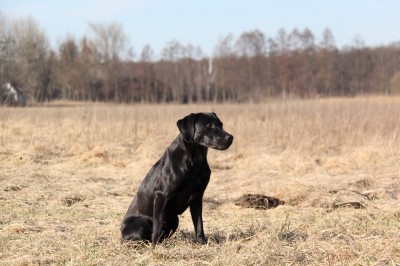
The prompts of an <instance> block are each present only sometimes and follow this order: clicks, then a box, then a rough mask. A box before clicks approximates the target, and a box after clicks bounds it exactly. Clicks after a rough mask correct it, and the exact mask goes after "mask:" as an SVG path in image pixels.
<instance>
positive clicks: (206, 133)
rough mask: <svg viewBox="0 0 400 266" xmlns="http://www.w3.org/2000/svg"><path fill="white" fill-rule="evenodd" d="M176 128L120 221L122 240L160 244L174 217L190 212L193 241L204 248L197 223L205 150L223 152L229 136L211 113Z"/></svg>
mask: <svg viewBox="0 0 400 266" xmlns="http://www.w3.org/2000/svg"><path fill="white" fill-rule="evenodd" d="M177 126H178V128H179V131H180V134H179V135H178V137H177V138H176V139H175V140H174V141H173V142H172V144H171V145H170V146H169V147H168V148H167V150H166V151H165V153H164V155H163V156H162V157H161V158H160V160H158V162H156V164H155V165H154V166H153V167H152V168H151V170H150V172H149V173H148V174H147V176H146V177H145V179H144V180H143V182H142V184H141V185H140V187H139V190H138V192H137V194H136V196H135V197H134V198H133V201H132V203H131V205H130V206H129V209H128V211H127V213H126V215H125V217H124V219H123V221H122V225H121V233H122V238H123V239H124V240H140V241H151V242H152V243H153V245H155V244H156V243H160V242H162V241H163V240H164V239H165V238H167V237H169V236H171V235H172V234H173V233H174V232H175V231H176V229H177V228H178V225H179V218H178V215H180V214H182V213H183V212H184V211H185V210H186V209H187V208H190V213H191V215H192V221H193V225H194V229H195V233H196V238H197V241H198V242H199V243H201V244H206V243H207V239H206V237H205V235H204V230H203V218H202V203H203V194H204V191H205V189H206V187H207V184H208V181H209V180H210V174H211V170H210V167H209V166H208V162H207V150H208V148H213V149H218V150H226V149H228V148H229V146H230V145H231V144H232V141H233V136H232V135H230V134H228V133H227V132H225V131H224V130H223V128H222V123H221V121H220V120H219V119H218V117H217V115H216V114H215V113H197V114H190V115H188V116H186V117H184V118H183V119H181V120H178V122H177Z"/></svg>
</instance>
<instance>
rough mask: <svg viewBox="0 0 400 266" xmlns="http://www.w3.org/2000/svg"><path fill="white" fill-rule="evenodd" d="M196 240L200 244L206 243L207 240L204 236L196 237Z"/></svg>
mask: <svg viewBox="0 0 400 266" xmlns="http://www.w3.org/2000/svg"><path fill="white" fill-rule="evenodd" d="M197 242H198V243H199V244H200V245H206V244H207V242H208V240H207V238H206V237H198V238H197Z"/></svg>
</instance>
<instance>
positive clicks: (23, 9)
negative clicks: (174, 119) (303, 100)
mask: <svg viewBox="0 0 400 266" xmlns="http://www.w3.org/2000/svg"><path fill="white" fill-rule="evenodd" d="M0 12H2V13H3V14H4V15H6V17H7V18H9V19H18V18H23V17H26V16H31V17H32V18H33V19H34V20H36V21H37V22H38V24H39V26H40V27H41V28H42V29H43V30H44V31H45V32H46V35H47V36H48V38H49V40H50V42H51V44H52V45H53V46H56V45H57V44H59V43H60V41H61V40H63V39H65V37H66V36H67V35H68V34H70V35H72V36H74V37H75V38H77V39H79V38H81V37H82V36H83V35H86V34H90V30H89V27H88V22H92V23H110V22H118V23H121V24H122V25H123V30H124V32H125V33H126V35H128V36H129V39H130V45H131V46H132V47H133V49H134V51H135V52H136V54H140V52H141V50H142V48H143V47H144V46H145V45H146V44H149V45H150V46H151V47H152V48H153V50H154V51H155V53H156V54H159V53H160V52H161V50H162V49H163V48H164V47H165V46H166V44H167V43H168V42H170V41H171V40H177V41H179V42H180V43H181V44H183V45H187V44H189V43H190V44H192V45H195V46H200V47H201V48H202V49H203V52H204V53H205V54H207V55H211V54H212V53H213V51H214V48H215V46H216V45H217V43H218V40H219V39H220V37H222V36H226V35H227V34H228V33H232V34H233V36H234V37H235V38H237V37H239V36H240V34H241V33H243V32H244V31H249V30H254V29H259V30H260V31H262V32H263V33H264V34H265V35H266V37H267V38H269V37H274V36H276V33H277V32H278V30H279V29H280V28H285V29H286V30H287V31H291V30H292V29H293V28H295V27H297V28H298V29H300V30H303V29H304V28H305V27H308V28H309V29H310V30H311V31H312V32H313V33H314V35H315V38H316V41H317V42H319V40H320V36H321V33H322V31H323V30H324V29H325V28H327V27H329V28H330V29H331V30H332V32H333V34H334V37H335V41H336V45H337V46H338V47H339V48H341V47H343V46H345V45H350V44H352V43H353V42H354V39H355V36H356V35H359V36H361V38H362V39H363V40H364V41H365V44H366V45H370V46H376V45H380V44H389V43H392V42H395V41H400V26H399V25H400V1H398V0H374V1H373V0H336V1H334V0H302V1H300V0H280V1H278V0H247V1H243V0H242V1H238V0H197V1H195V0H36V1H35V0H0Z"/></svg>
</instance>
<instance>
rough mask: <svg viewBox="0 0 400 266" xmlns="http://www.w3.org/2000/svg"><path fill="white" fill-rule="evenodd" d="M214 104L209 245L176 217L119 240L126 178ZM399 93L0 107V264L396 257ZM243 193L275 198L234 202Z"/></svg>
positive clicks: (399, 257)
mask: <svg viewBox="0 0 400 266" xmlns="http://www.w3.org/2000/svg"><path fill="white" fill-rule="evenodd" d="M199 111H214V112H216V113H217V114H218V115H219V117H220V118H221V120H222V121H223V122H224V128H225V129H226V130H227V131H228V132H230V133H231V134H233V135H234V136H235V140H234V143H233V145H232V146H231V148H230V149H229V150H227V151H215V150H209V156H208V157H209V163H210V166H211V169H212V175H211V181H210V183H209V185H208V188H207V190H206V193H205V196H204V213H203V216H204V227H205V232H206V235H207V236H208V239H209V243H208V245H206V246H200V245H198V244H196V243H194V242H193V225H192V223H191V219H190V213H189V212H185V213H184V214H183V215H182V216H181V217H180V225H179V229H178V231H177V233H176V234H175V235H174V236H173V237H172V238H171V239H169V240H167V241H165V242H164V243H163V244H161V245H158V246H156V247H155V248H152V247H151V246H147V245H136V244H126V243H121V241H120V233H119V225H120V222H121V219H122V217H123V215H124V214H125V212H126V210H127V208H128V206H129V204H130V201H131V200H132V197H133V196H134V194H135V193H136V190H137V188H138V185H139V183H140V182H141V180H142V179H143V178H144V176H145V174H146V173H147V171H148V170H149V169H150V167H151V166H152V165H153V164H154V163H155V162H156V161H157V159H158V158H159V157H160V156H161V155H162V153H163V152H164V150H165V149H166V147H167V146H168V145H169V144H170V143H171V142H172V140H173V139H174V138H175V137H176V135H177V134H178V129H177V127H176V121H177V120H178V119H179V118H182V117H183V116H185V115H187V114H189V113H191V112H199ZM399 135H400V98H385V97H370V98H367V97H365V98H352V99H323V100H307V101H295V100H293V101H287V102H282V101H271V102H268V103H265V104H259V105H250V104H248V105H234V104H224V105H185V106H181V105H106V104H75V105H69V104H58V105H55V104H53V105H51V106H36V107H30V108H0V265H400V136H399ZM246 193H258V194H264V195H268V196H274V197H277V198H279V199H281V200H283V201H285V205H281V206H279V207H277V208H274V209H268V210H258V209H253V208H243V207H240V206H236V205H235V204H234V201H235V200H236V199H237V198H238V197H240V196H242V195H243V194H246Z"/></svg>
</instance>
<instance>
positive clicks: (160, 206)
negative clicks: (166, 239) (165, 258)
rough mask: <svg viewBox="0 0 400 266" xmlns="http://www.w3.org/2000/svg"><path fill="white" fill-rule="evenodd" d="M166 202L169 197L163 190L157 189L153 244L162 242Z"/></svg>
mask: <svg viewBox="0 0 400 266" xmlns="http://www.w3.org/2000/svg"><path fill="white" fill-rule="evenodd" d="M166 204H167V197H166V196H165V195H164V193H162V192H161V191H157V192H156V193H155V197H154V208H153V234H152V236H151V241H152V243H153V245H155V244H157V242H162V233H163V232H162V231H163V230H162V225H163V221H164V213H165V206H166Z"/></svg>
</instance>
